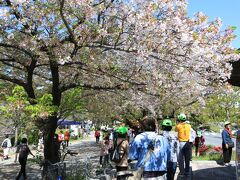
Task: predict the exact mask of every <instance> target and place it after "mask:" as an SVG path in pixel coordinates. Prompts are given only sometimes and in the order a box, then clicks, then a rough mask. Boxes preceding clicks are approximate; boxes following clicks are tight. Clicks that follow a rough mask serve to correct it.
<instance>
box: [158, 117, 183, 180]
mask: <svg viewBox="0 0 240 180" xmlns="http://www.w3.org/2000/svg"><path fill="white" fill-rule="evenodd" d="M172 126H173V124H172V121H171V120H170V119H164V120H163V121H162V130H163V136H164V137H166V138H167V139H168V142H169V145H170V153H171V156H170V160H169V161H168V163H167V180H174V176H175V173H176V169H177V157H178V154H179V141H178V138H177V136H176V134H174V133H173V132H172V131H171V130H172Z"/></svg>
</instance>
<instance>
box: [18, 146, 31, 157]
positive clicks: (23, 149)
mask: <svg viewBox="0 0 240 180" xmlns="http://www.w3.org/2000/svg"><path fill="white" fill-rule="evenodd" d="M28 154H29V148H28V146H27V145H26V144H24V145H20V149H19V158H21V159H27V157H28Z"/></svg>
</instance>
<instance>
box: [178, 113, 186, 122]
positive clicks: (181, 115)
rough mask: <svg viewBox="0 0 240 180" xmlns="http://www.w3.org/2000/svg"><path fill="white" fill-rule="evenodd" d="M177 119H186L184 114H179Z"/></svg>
mask: <svg viewBox="0 0 240 180" xmlns="http://www.w3.org/2000/svg"><path fill="white" fill-rule="evenodd" d="M178 119H179V120H180V121H185V120H186V119H187V117H186V115H185V114H179V116H178Z"/></svg>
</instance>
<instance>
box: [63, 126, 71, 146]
mask: <svg viewBox="0 0 240 180" xmlns="http://www.w3.org/2000/svg"><path fill="white" fill-rule="evenodd" d="M69 139H70V132H69V131H68V130H66V131H65V133H64V141H65V144H66V146H67V147H68V143H69Z"/></svg>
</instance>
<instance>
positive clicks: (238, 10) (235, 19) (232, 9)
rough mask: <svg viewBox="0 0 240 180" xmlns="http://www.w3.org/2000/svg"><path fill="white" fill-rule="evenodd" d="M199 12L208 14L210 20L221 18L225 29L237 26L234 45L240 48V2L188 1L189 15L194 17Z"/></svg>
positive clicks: (234, 0)
mask: <svg viewBox="0 0 240 180" xmlns="http://www.w3.org/2000/svg"><path fill="white" fill-rule="evenodd" d="M199 11H201V12H203V13H204V14H206V15H207V16H208V17H209V18H210V20H214V19H215V18H216V17H220V18H221V19H222V22H223V29H224V28H226V27H228V26H236V27H237V29H236V30H235V34H236V35H237V38H236V39H235V40H234V41H233V44H232V45H233V47H235V48H240V0H188V15H189V16H190V17H192V16H193V15H194V14H195V13H196V12H199Z"/></svg>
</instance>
